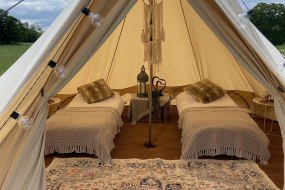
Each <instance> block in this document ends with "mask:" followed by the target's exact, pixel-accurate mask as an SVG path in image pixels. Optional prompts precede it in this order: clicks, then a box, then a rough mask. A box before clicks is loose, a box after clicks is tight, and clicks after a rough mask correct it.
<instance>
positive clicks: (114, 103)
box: [67, 93, 125, 115]
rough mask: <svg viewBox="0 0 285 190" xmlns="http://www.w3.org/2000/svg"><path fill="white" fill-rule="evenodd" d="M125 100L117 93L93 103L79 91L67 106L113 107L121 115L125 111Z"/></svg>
mask: <svg viewBox="0 0 285 190" xmlns="http://www.w3.org/2000/svg"><path fill="white" fill-rule="evenodd" d="M124 104H125V102H124V100H123V99H122V97H121V96H120V95H118V94H116V93H115V95H114V96H112V97H110V98H107V99H105V100H102V101H99V102H96V103H93V104H88V103H87V102H86V101H85V100H84V98H83V97H82V95H81V94H80V93H78V94H77V95H76V96H75V97H74V98H73V100H72V101H71V102H70V103H69V104H68V105H67V107H84V108H86V107H112V108H115V109H117V110H118V112H119V113H120V115H121V114H122V112H123V109H124Z"/></svg>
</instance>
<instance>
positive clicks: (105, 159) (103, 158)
mask: <svg viewBox="0 0 285 190" xmlns="http://www.w3.org/2000/svg"><path fill="white" fill-rule="evenodd" d="M114 148H115V146H113V147H112V148H111V150H112V149H114ZM72 152H75V153H86V154H94V155H95V156H96V157H98V159H99V160H100V162H101V163H109V162H111V161H112V158H111V156H110V154H108V155H106V153H105V152H104V151H98V150H96V148H94V147H86V146H62V147H61V146H59V147H50V148H45V155H49V154H53V153H61V154H64V153H72Z"/></svg>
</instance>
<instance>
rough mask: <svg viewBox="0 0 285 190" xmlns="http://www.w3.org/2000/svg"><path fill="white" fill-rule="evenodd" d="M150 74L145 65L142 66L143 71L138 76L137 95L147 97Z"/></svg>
mask: <svg viewBox="0 0 285 190" xmlns="http://www.w3.org/2000/svg"><path fill="white" fill-rule="evenodd" d="M148 79H149V77H148V75H147V74H146V72H145V68H144V66H142V68H141V72H140V73H139V74H138V76H137V81H138V90H137V95H138V97H140V98H144V97H147V96H148V95H147V91H146V83H147V82H148Z"/></svg>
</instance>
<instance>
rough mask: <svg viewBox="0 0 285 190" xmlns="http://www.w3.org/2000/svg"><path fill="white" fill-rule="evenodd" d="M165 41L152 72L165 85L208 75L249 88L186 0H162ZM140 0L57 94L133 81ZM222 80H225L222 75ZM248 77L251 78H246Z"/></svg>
mask: <svg viewBox="0 0 285 190" xmlns="http://www.w3.org/2000/svg"><path fill="white" fill-rule="evenodd" d="M163 9H164V13H163V14H164V15H163V17H164V30H165V36H166V37H165V39H166V40H165V42H163V44H162V48H163V50H162V54H163V57H162V65H161V67H160V68H159V70H158V71H157V72H156V75H157V76H159V77H161V78H164V79H165V80H166V81H167V84H168V85H169V86H180V85H186V84H189V83H193V82H196V81H199V80H200V79H202V78H209V79H211V80H212V81H214V82H216V83H217V84H219V85H221V86H223V87H224V88H225V89H238V90H245V91H252V89H260V88H254V87H252V86H250V85H249V84H251V82H248V79H249V78H247V77H246V76H245V75H244V74H243V72H244V71H241V69H240V66H239V65H238V64H237V63H236V61H235V60H234V58H233V56H232V55H231V53H230V52H229V51H228V50H227V48H226V47H225V46H224V45H223V44H222V43H221V42H220V41H219V40H218V39H217V38H216V36H215V35H214V34H213V33H212V32H211V31H210V29H209V28H208V27H207V26H206V24H205V23H204V22H203V21H202V20H201V19H200V17H199V16H198V15H197V14H196V12H195V11H194V10H193V9H192V8H191V6H190V5H189V4H188V2H187V1H186V0H182V1H173V0H164V8H163ZM142 29H143V3H142V1H138V2H137V3H136V5H135V6H134V7H133V8H132V10H131V11H130V12H129V13H128V15H127V16H126V18H125V19H124V20H123V21H122V23H121V24H120V25H119V26H118V27H117V29H116V30H115V31H114V32H113V33H112V35H111V36H110V37H109V39H108V40H107V41H106V42H105V43H104V44H103V46H102V47H101V48H100V49H99V51H97V53H96V54H95V55H94V56H93V57H92V58H91V59H90V60H89V62H88V63H87V64H86V65H85V66H84V67H83V68H82V69H81V71H80V72H79V73H78V74H77V75H76V76H75V77H74V79H73V80H72V81H71V82H70V83H69V84H68V85H67V86H66V87H65V88H64V89H63V90H62V91H61V93H76V88H77V87H78V86H80V85H82V84H85V83H88V82H91V81H93V80H96V79H99V78H104V79H105V80H106V81H107V83H108V84H109V85H110V86H111V87H112V88H116V89H118V88H126V87H129V86H133V85H136V76H137V74H138V73H139V71H140V67H141V66H142V65H143V64H147V63H144V62H143V53H144V49H143V43H142V42H141V40H140V39H141V32H142ZM225 79H226V80H225ZM250 80H253V79H252V78H250Z"/></svg>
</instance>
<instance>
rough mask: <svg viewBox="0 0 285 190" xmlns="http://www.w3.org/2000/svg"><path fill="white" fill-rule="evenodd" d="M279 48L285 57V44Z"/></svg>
mask: <svg viewBox="0 0 285 190" xmlns="http://www.w3.org/2000/svg"><path fill="white" fill-rule="evenodd" d="M277 48H278V49H279V51H280V52H281V53H282V54H283V55H284V56H285V44H283V45H280V46H277Z"/></svg>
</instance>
